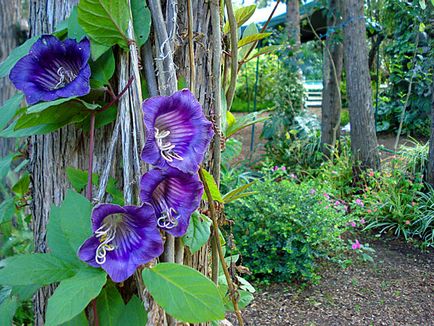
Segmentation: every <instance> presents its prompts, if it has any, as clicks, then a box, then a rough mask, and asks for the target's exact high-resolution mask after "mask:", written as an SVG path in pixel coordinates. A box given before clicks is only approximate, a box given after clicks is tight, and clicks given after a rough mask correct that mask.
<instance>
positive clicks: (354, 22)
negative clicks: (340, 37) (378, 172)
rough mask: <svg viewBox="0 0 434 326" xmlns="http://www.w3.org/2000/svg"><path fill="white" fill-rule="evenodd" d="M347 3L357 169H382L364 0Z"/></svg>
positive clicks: (349, 90) (349, 92)
mask: <svg viewBox="0 0 434 326" xmlns="http://www.w3.org/2000/svg"><path fill="white" fill-rule="evenodd" d="M344 4H345V5H344V61H345V71H346V81H347V96H348V107H349V112H350V124H351V150H352V153H353V160H354V162H355V163H356V165H355V168H356V169H355V170H356V171H357V170H358V168H362V169H364V168H373V169H378V168H379V167H380V160H379V155H378V149H377V136H376V133H375V120H374V110H373V106H372V90H371V78H370V76H369V66H368V48H367V44H366V25H365V18H364V17H365V16H364V1H363V0H348V1H344ZM359 164H360V165H359Z"/></svg>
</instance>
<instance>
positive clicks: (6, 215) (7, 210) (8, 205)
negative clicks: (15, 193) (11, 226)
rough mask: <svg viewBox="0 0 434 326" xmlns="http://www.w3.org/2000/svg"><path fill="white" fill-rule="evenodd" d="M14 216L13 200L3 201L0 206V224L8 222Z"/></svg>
mask: <svg viewBox="0 0 434 326" xmlns="http://www.w3.org/2000/svg"><path fill="white" fill-rule="evenodd" d="M14 214H15V199H14V198H13V197H12V198H8V199H5V200H4V201H3V202H2V203H1V204H0V223H5V222H9V221H10V220H12V217H14Z"/></svg>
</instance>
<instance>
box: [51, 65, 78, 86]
mask: <svg viewBox="0 0 434 326" xmlns="http://www.w3.org/2000/svg"><path fill="white" fill-rule="evenodd" d="M56 73H57V76H59V82H58V83H57V84H56V85H54V87H52V89H51V90H53V89H59V88H62V87H65V85H66V84H69V83H70V82H72V81H73V80H74V79H75V78H76V77H77V75H76V74H74V73H73V72H72V71H70V70H68V69H65V68H64V67H62V66H61V67H59V69H57V72H56Z"/></svg>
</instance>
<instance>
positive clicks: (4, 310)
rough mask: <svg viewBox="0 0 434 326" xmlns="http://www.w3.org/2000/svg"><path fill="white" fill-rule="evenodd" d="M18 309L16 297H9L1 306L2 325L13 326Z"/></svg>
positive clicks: (0, 318)
mask: <svg viewBox="0 0 434 326" xmlns="http://www.w3.org/2000/svg"><path fill="white" fill-rule="evenodd" d="M17 307H18V302H17V298H16V297H8V298H6V299H5V300H4V301H3V302H2V303H1V304H0V325H5V326H6V325H13V324H12V320H13V318H14V315H15V311H16V310H17Z"/></svg>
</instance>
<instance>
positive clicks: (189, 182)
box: [140, 168, 203, 237]
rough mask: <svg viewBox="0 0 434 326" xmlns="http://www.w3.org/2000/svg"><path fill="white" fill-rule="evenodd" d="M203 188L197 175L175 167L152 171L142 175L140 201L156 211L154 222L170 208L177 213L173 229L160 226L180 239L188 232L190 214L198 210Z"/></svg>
mask: <svg viewBox="0 0 434 326" xmlns="http://www.w3.org/2000/svg"><path fill="white" fill-rule="evenodd" d="M202 193H203V185H202V183H201V182H200V180H199V177H198V176H197V174H194V175H191V174H188V173H183V172H181V171H179V170H177V169H175V168H168V169H167V170H160V169H154V170H151V171H149V172H147V173H146V174H145V175H143V176H142V179H141V181H140V198H141V200H142V202H144V203H150V204H151V205H152V206H153V207H154V209H155V215H156V218H157V220H158V219H159V218H160V217H162V214H163V213H165V212H166V213H167V212H168V211H169V210H170V209H173V210H174V211H175V212H176V213H177V225H176V226H175V227H162V229H164V230H166V231H167V232H168V233H170V234H172V235H174V236H176V237H180V236H183V235H184V234H185V232H186V231H187V228H188V225H189V223H190V217H191V214H192V213H193V212H194V211H195V210H196V209H197V208H198V207H199V204H200V200H201V198H202Z"/></svg>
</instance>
